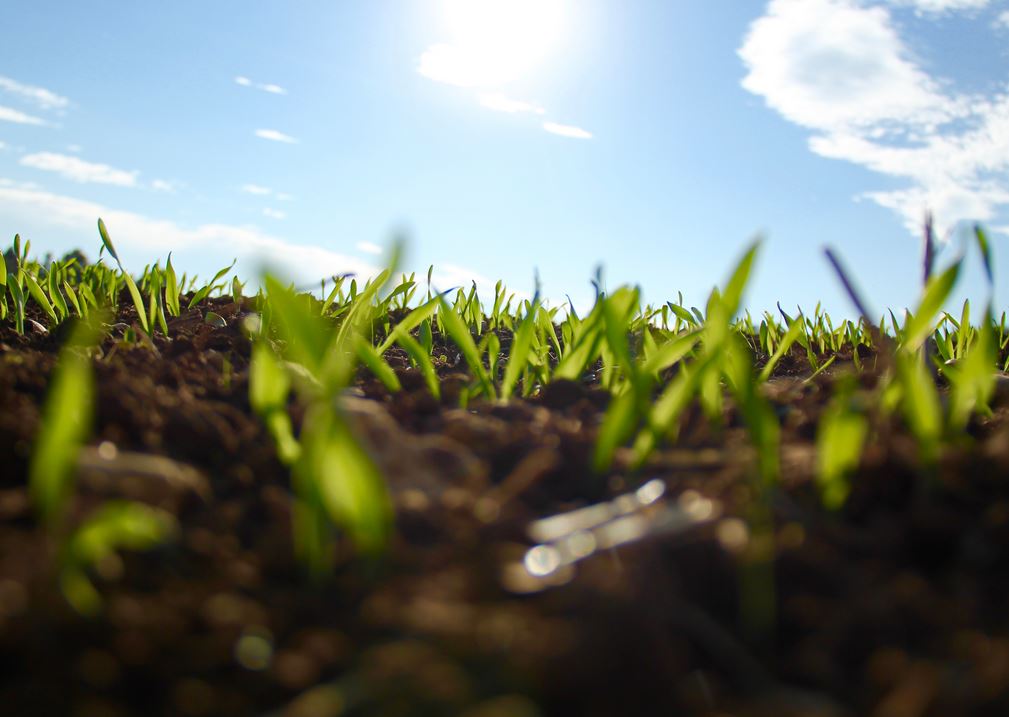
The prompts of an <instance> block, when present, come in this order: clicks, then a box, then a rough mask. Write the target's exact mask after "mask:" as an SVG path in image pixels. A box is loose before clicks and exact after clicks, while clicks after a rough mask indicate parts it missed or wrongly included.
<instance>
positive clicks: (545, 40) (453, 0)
mask: <svg viewBox="0 0 1009 717" xmlns="http://www.w3.org/2000/svg"><path fill="white" fill-rule="evenodd" d="M442 7H443V12H444V18H445V23H446V26H447V29H448V31H449V33H450V36H451V40H450V42H447V43H439V44H437V45H432V46H431V47H429V48H428V49H427V51H426V52H425V53H424V54H423V55H422V56H421V58H420V67H419V71H420V73H421V74H423V75H426V76H428V77H430V78H431V79H434V80H438V81H439V82H447V83H450V84H454V85H460V86H463V87H496V86H499V85H503V84H506V83H508V82H512V81H514V80H516V79H518V78H520V77H521V76H523V75H525V74H527V73H529V72H530V71H532V70H534V69H535V68H536V67H537V66H538V65H540V63H541V62H542V61H543V60H544V58H545V57H546V55H547V54H548V53H549V52H550V51H551V50H552V49H553V48H555V47H556V45H557V44H558V42H559V40H560V37H561V33H562V30H563V26H564V0H443V6H442Z"/></svg>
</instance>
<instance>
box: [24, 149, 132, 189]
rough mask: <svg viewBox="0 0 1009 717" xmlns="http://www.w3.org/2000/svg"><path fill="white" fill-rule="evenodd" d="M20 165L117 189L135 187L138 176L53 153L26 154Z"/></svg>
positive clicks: (104, 165) (76, 180)
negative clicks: (109, 185)
mask: <svg viewBox="0 0 1009 717" xmlns="http://www.w3.org/2000/svg"><path fill="white" fill-rule="evenodd" d="M21 164H22V165H23V166H25V167H32V168H33V169H40V170H42V171H44V172H55V173H56V174H59V175H60V176H61V177H65V178H66V179H71V180H73V181H75V182H81V183H95V184H113V185H116V186H119V187H133V186H136V183H137V175H138V174H139V172H128V171H126V170H123V169H116V168H114V167H110V166H108V165H107V164H95V163H92V162H85V161H84V160H82V159H78V158H77V157H71V156H69V155H66V154H56V153H54V152H38V153H36V154H27V155H25V156H24V157H22V158H21Z"/></svg>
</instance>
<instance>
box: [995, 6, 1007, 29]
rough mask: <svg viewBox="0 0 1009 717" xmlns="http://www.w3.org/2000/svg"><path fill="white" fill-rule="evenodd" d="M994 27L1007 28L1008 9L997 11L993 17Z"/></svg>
mask: <svg viewBox="0 0 1009 717" xmlns="http://www.w3.org/2000/svg"><path fill="white" fill-rule="evenodd" d="M995 27H997V28H1002V29H1006V30H1009V10H1005V11H1004V12H1001V13H999V15H998V17H997V18H995Z"/></svg>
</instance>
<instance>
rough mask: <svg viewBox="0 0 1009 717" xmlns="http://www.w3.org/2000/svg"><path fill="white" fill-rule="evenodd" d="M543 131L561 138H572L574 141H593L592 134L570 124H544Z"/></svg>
mask: <svg viewBox="0 0 1009 717" xmlns="http://www.w3.org/2000/svg"><path fill="white" fill-rule="evenodd" d="M543 129H545V130H546V131H547V132H550V133H551V134H558V135H560V136H561V137H572V138H574V139H592V133H591V132H589V131H588V130H584V129H582V128H581V127H575V126H574V125H570V124H558V123H557V122H544V123H543Z"/></svg>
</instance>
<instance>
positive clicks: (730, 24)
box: [0, 0, 1009, 314]
mask: <svg viewBox="0 0 1009 717" xmlns="http://www.w3.org/2000/svg"><path fill="white" fill-rule="evenodd" d="M4 27H5V32H4V42H3V45H2V48H0V232H3V233H5V234H6V235H7V236H8V237H12V236H13V234H14V233H15V232H20V233H21V234H22V236H23V237H25V238H29V239H31V240H32V245H33V247H35V249H36V251H37V252H39V253H44V252H45V251H52V252H53V253H56V254H59V253H62V252H65V251H67V250H68V249H70V248H72V247H81V248H83V249H84V250H85V252H86V253H89V254H90V255H91V256H92V257H94V256H95V255H96V254H97V248H98V245H99V240H98V235H97V230H96V228H95V223H96V220H97V218H98V216H102V217H103V218H104V219H105V221H106V223H107V224H108V226H109V229H110V232H111V233H112V236H113V239H114V240H115V241H116V244H117V247H118V248H119V250H120V253H121V254H122V255H123V257H124V260H125V262H126V264H127V266H128V267H135V268H136V270H138V271H139V269H140V268H142V266H143V264H144V263H146V262H150V261H153V260H155V259H157V258H164V257H165V256H166V255H167V253H168V252H169V251H173V252H174V254H173V257H174V258H173V262H174V263H176V265H177V266H179V267H180V269H181V270H187V271H189V272H190V273H193V272H198V273H200V274H201V275H204V276H206V275H209V274H210V273H212V272H213V271H214V270H215V269H216V268H218V267H219V266H222V265H224V264H227V263H228V262H230V260H231V258H233V257H236V256H237V257H239V272H240V274H241V275H242V276H250V275H252V274H254V273H255V272H256V271H258V269H259V267H260V266H261V265H262V264H264V263H265V264H266V265H267V266H269V267H271V268H273V269H275V270H280V271H283V272H286V273H287V274H288V275H289V276H291V277H292V278H297V279H298V280H299V281H302V282H312V281H317V280H318V279H319V278H322V277H323V276H327V275H332V274H334V273H338V272H343V271H357V272H359V273H361V274H366V273H368V272H369V271H372V270H373V268H374V267H375V266H378V265H380V264H381V260H382V259H381V256H380V255H378V254H376V253H375V252H376V251H378V250H379V248H380V247H382V246H384V245H386V244H387V241H388V239H389V237H390V236H391V235H392V234H393V232H396V231H405V232H407V234H408V236H409V238H410V244H409V260H410V262H411V264H412V265H413V266H414V267H416V268H418V269H419V270H421V271H423V270H426V267H427V265H428V264H432V263H433V264H434V265H435V267H436V274H435V282H436V284H437V285H438V286H439V287H441V288H446V287H449V286H453V285H458V284H461V283H468V281H469V279H470V278H476V279H478V280H479V281H480V283H481V286H483V287H485V289H484V290H485V291H490V290H492V286H493V281H494V280H496V279H503V280H504V281H505V282H506V284H507V285H508V286H509V287H510V288H512V289H514V290H518V291H525V292H529V291H530V290H531V288H532V284H533V273H534V270H538V271H539V274H540V277H541V279H542V282H543V287H544V290H545V292H546V294H547V295H548V296H550V297H552V298H553V299H554V300H555V301H563V300H564V297H565V295H570V296H571V298H572V299H573V300H574V301H575V303H576V305H578V306H585V305H586V303H588V302H589V301H590V299H591V295H592V289H591V286H590V284H589V280H590V278H591V277H592V275H593V273H594V269H595V267H596V266H597V265H598V264H602V265H603V266H604V267H605V277H606V282H607V284H608V285H610V286H615V285H617V284H620V283H636V284H640V285H641V286H642V287H643V289H644V291H645V297H646V300H648V301H652V302H661V301H664V300H666V299H671V298H675V297H676V293H677V291H682V292H683V294H684V297H685V299H686V300H687V302H689V303H694V304H701V303H702V302H703V301H704V299H705V297H706V295H707V293H708V291H709V290H710V288H711V286H712V285H713V284H714V283H717V282H720V281H721V280H722V279H723V278H724V276H725V273H726V271H727V269H728V268H729V267H730V265H731V264H732V263H733V261H734V260H735V259H736V257H737V256H738V255H739V254H740V252H741V251H742V249H743V248H744V247H745V246H746V245H747V243H748V242H749V241H750V240H751V239H752V238H753V237H754V236H756V235H758V234H759V235H762V236H764V237H765V240H764V246H763V251H762V255H761V258H760V262H759V265H758V266H757V271H756V276H755V280H754V283H753V285H752V287H751V290H750V293H749V304H750V306H751V307H752V308H753V309H756V310H761V309H764V308H773V306H774V303H775V302H776V301H779V300H780V301H781V303H782V304H783V305H784V306H785V307H794V306H795V305H796V304H799V305H801V306H802V307H803V308H806V309H809V310H811V309H812V307H813V305H815V303H816V302H817V301H822V302H823V304H824V306H825V307H826V308H827V309H828V310H830V311H831V312H836V313H840V314H849V313H850V308H849V307H848V305H847V302H846V301H845V299H844V297H843V296H842V294H841V292H840V288H839V285H838V282H837V281H836V280H835V279H834V277H833V276H832V275H831V273H830V271H829V269H828V267H827V264H826V262H825V261H824V260H823V257H822V253H821V251H822V247H823V246H824V245H832V246H835V247H836V248H837V249H838V250H839V251H840V253H841V254H842V256H843V257H844V258H845V260H846V263H847V264H848V265H849V267H850V268H851V269H852V270H853V273H854V274H855V276H856V277H857V280H858V282H859V284H860V285H861V286H862V288H863V290H864V291H865V293H866V294H867V295H868V296H869V297H870V299H871V303H872V304H873V305H874V307H875V308H876V310H877V311H882V310H883V308H884V307H887V306H889V307H894V308H898V309H899V308H900V307H903V306H911V305H913V304H914V302H915V300H916V297H917V294H918V291H919V276H920V270H919V254H920V240H919V236H918V235H919V233H920V229H919V227H920V223H921V218H922V216H923V213H924V210H925V208H926V207H929V208H931V209H932V210H933V211H934V212H935V214H936V221H937V224H938V226H939V227H940V229H941V232H942V234H943V236H947V235H948V236H949V237H950V247H949V248H948V249H947V250H946V252H945V254H946V255H947V256H952V255H954V254H955V253H956V251H958V248H959V246H960V244H961V242H960V239H961V238H962V237H961V235H962V234H963V231H962V228H963V226H964V224H963V222H964V221H967V222H969V221H973V220H980V221H983V222H984V224H985V225H986V226H987V227H988V228H989V230H990V232H991V236H992V240H993V245H994V250H995V255H996V279H997V281H998V282H999V287H998V290H997V293H996V296H997V300H998V304H999V307H1000V308H1009V251H1007V250H1006V246H1005V245H1006V241H1007V237H1009V2H1007V1H1006V0H888V1H885V0H878V1H870V0H773V1H771V2H738V1H729V0H713V1H712V2H708V3H671V2H665V1H664V0H651V1H649V0H635V2H626V3H618V2H613V1H612V0H610V1H608V2H603V1H602V0H579V1H578V2H575V0H511V1H510V2H501V1H500V0H468V1H467V0H403V1H402V2H391V1H385V0H381V1H380V0H375V1H374V2H365V1H364V0H360V1H358V2H339V3H337V2H324V1H322V0H302V1H301V2H298V3H296V4H295V3H290V2H282V1H270V0H264V1H263V2H257V3H248V2H237V1H224V0H220V1H217V2H212V3H206V2H199V3H197V2H191V1H190V0H176V1H174V2H172V3H159V4H154V3H122V2H111V1H99V0H95V1H92V2H69V0H64V1H54V0H48V1H47V0H36V2H32V3H15V4H14V5H13V6H12V7H11V8H8V9H6V10H5V18H4ZM957 227H960V230H958V229H957ZM4 241H9V238H8V239H6V240H4ZM962 287H963V292H961V293H962V295H969V296H971V297H972V298H973V299H975V300H977V301H981V300H983V299H984V297H985V288H984V282H983V279H982V274H981V272H980V271H979V269H978V266H977V261H976V257H974V258H973V263H972V264H971V268H970V270H969V271H968V272H967V274H966V276H965V278H964V281H963V282H962Z"/></svg>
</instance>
